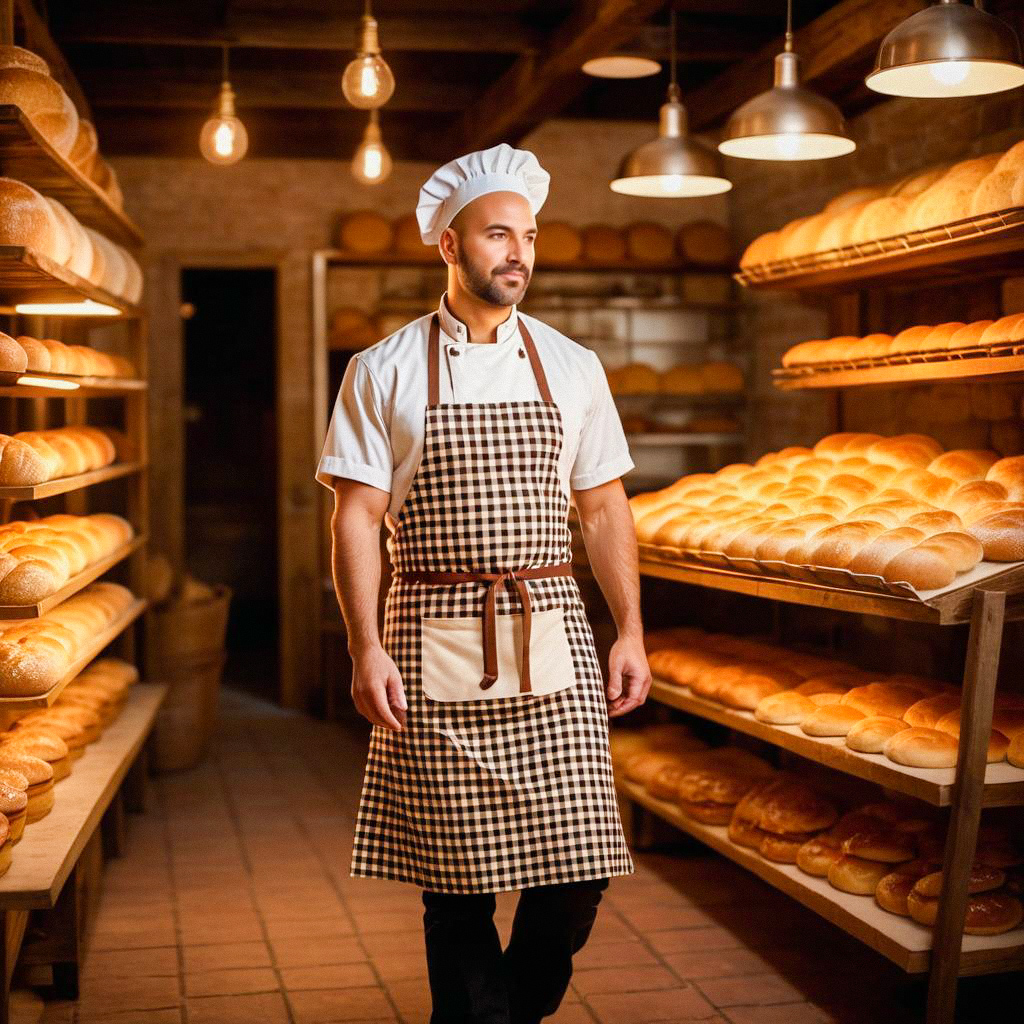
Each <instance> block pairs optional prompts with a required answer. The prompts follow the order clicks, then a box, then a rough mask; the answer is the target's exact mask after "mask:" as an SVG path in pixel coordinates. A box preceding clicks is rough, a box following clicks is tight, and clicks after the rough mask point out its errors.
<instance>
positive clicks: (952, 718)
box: [935, 708, 1010, 764]
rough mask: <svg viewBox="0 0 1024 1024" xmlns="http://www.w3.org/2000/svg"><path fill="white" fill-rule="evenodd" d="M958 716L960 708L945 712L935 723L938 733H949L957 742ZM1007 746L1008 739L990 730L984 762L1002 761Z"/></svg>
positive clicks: (958, 730)
mask: <svg viewBox="0 0 1024 1024" xmlns="http://www.w3.org/2000/svg"><path fill="white" fill-rule="evenodd" d="M960 715H961V709H960V708H956V709H955V710H953V711H949V712H947V713H946V714H944V715H943V716H942V717H941V718H940V719H939V720H938V721H937V722H936V723H935V728H936V729H937V730H938V731H939V732H945V733H949V735H950V736H953V737H955V738H956V739H957V740H959V738H960ZM1009 746H1010V739H1009V737H1008V736H1005V735H1004V734H1003V733H1001V732H999V730H998V729H992V731H991V732H990V733H989V738H988V750H987V753H986V760H987V761H988V762H989V764H991V763H993V762H995V761H1002V759H1003V758H1004V757H1006V751H1007V750H1008V749H1009Z"/></svg>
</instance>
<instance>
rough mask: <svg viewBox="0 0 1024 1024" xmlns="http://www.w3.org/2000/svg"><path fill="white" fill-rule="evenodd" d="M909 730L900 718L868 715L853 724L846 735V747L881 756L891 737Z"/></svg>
mask: <svg viewBox="0 0 1024 1024" xmlns="http://www.w3.org/2000/svg"><path fill="white" fill-rule="evenodd" d="M909 728H910V726H909V725H907V723H906V722H904V721H903V719H902V718H890V717H888V716H886V715H870V716H869V717H867V718H862V719H861V720H860V721H859V722H854V723H853V725H852V726H851V727H850V731H849V732H848V733H847V734H846V745H847V746H848V747H849V748H850V749H851V750H856V751H859V752H860V753H862V754H881V753H882V751H883V750H884V749H885V745H886V743H888V742H889V739H890V738H891V737H893V736H895V735H896V733H898V732H903V730H904V729H909Z"/></svg>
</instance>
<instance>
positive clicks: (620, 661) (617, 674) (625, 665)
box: [605, 635, 651, 718]
mask: <svg viewBox="0 0 1024 1024" xmlns="http://www.w3.org/2000/svg"><path fill="white" fill-rule="evenodd" d="M650 688H651V669H650V666H649V665H648V664H647V652H646V651H645V650H644V642H643V638H642V637H632V636H622V635H620V636H619V638H618V640H616V641H615V643H614V644H612V649H611V652H610V653H609V655H608V686H607V687H606V690H605V692H606V694H607V696H608V717H609V718H615V717H616V716H617V715H624V714H626V713H627V712H629V711H632V710H633V709H634V708H638V707H640V705H641V704H643V702H644V701H645V700H647V692H648V691H649V690H650Z"/></svg>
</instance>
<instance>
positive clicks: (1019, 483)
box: [985, 455, 1024, 501]
mask: <svg viewBox="0 0 1024 1024" xmlns="http://www.w3.org/2000/svg"><path fill="white" fill-rule="evenodd" d="M985 479H986V480H987V481H988V482H989V483H995V484H999V485H1001V486H1002V487H1004V488H1006V497H1007V498H1008V499H1009V500H1010V501H1024V455H1016V456H1013V457H1011V458H1008V459H1000V460H999V461H998V462H996V463H994V464H993V465H992V467H991V468H990V469H989V471H988V473H986V474H985Z"/></svg>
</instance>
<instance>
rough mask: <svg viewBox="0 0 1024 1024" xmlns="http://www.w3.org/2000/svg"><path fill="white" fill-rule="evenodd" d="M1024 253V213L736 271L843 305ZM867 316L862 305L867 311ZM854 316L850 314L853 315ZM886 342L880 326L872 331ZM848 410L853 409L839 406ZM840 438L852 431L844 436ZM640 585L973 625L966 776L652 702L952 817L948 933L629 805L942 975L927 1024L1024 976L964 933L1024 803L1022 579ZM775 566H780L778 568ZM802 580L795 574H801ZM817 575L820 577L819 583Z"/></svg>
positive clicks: (1022, 943) (945, 1023)
mask: <svg viewBox="0 0 1024 1024" xmlns="http://www.w3.org/2000/svg"><path fill="white" fill-rule="evenodd" d="M1022 251H1024V208H1021V209H1014V210H1008V211H1003V212H1001V213H996V214H990V215H986V216H984V217H972V218H966V219H964V220H962V221H958V222H956V223H955V224H951V225H946V226H944V227H941V228H935V229H932V230H929V231H925V232H913V233H911V234H907V235H901V236H897V237H894V238H890V239H882V240H880V241H878V242H871V243H866V244H864V245H860V246H852V247H849V248H847V249H842V250H835V251H833V252H829V253H819V254H816V255H813V256H807V257H799V258H796V259H792V260H781V261H777V262H775V263H770V264H767V265H765V266H763V267H747V268H744V269H743V270H741V271H740V272H739V273H738V274H736V275H735V276H736V279H737V280H738V281H739V282H740V283H741V284H743V285H745V286H747V287H749V288H755V289H765V290H770V289H778V290H789V291H799V292H802V293H821V294H823V295H830V294H835V293H842V292H847V293H849V292H855V291H857V290H858V289H862V288H868V287H870V288H871V289H873V290H875V291H880V290H885V291H890V292H899V291H902V290H910V289H914V288H916V287H919V286H920V285H922V284H929V285H934V284H936V283H940V282H945V281H948V280H951V279H957V278H961V277H963V276H970V277H971V278H974V277H977V278H984V277H998V276H1001V275H1003V276H1005V275H1006V274H1007V273H1008V272H1015V273H1020V265H1021V253H1022ZM852 308H853V306H852V304H850V303H846V304H844V305H843V307H842V310H843V312H845V313H846V317H845V320H844V322H843V323H842V325H841V328H840V329H839V330H837V331H836V332H835V333H837V334H844V335H847V334H848V335H853V336H860V335H863V334H865V333H867V332H869V331H870V330H871V329H873V328H872V326H871V325H869V324H866V323H864V322H862V321H861V322H851V320H850V317H849V311H850V310H852ZM862 309H863V306H861V310H862ZM840 316H842V314H840ZM874 329H877V328H874ZM1022 371H1024V346H1019V345H1016V346H1009V345H1008V346H1003V347H1001V348H995V347H994V348H992V349H987V350H966V351H959V352H951V353H920V354H916V353H915V354H907V355H905V356H894V357H887V358H884V359H874V360H862V361H850V362H849V363H843V364H834V365H830V366H818V367H794V368H786V369H783V370H780V371H777V372H776V375H775V377H776V384H777V386H778V387H780V388H782V389H784V390H799V389H802V388H825V387H829V388H842V387H852V386H856V385H867V384H900V383H914V382H918V381H924V380H945V381H957V380H960V381H965V382H966V381H977V380H984V379H1004V378H1005V377H1007V376H1008V375H1020V374H1021V373H1022ZM837 405H838V407H839V408H841V404H839V403H837ZM839 429H842V427H841V425H840V426H839ZM640 559H641V562H640V572H641V574H643V575H645V576H650V577H656V578H659V579H665V580H671V581H674V582H678V583H681V584H685V585H690V586H698V587H707V588H711V589H716V590H721V591H728V592H731V593H736V594H742V595H746V596H750V597H756V598H765V599H768V600H771V601H774V602H779V603H781V604H794V605H801V606H805V607H813V608H820V609H823V610H828V611H837V612H849V613H852V614H860V615H871V616H880V617H886V618H892V619H899V620H907V621H912V622H919V623H926V624H930V625H934V626H947V625H956V624H963V623H970V631H969V636H968V649H967V657H966V661H965V665H964V674H963V688H962V707H963V716H962V721H961V731H960V747H959V755H958V759H957V765H956V768H955V769H951V770H938V771H918V770H913V769H908V768H904V767H902V766H900V765H896V764H893V763H892V762H889V761H888V760H887V759H886V758H884V757H881V756H880V755H879V756H873V755H864V754H857V753H856V752H854V751H851V750H850V749H849V748H847V747H846V746H845V744H844V743H842V741H830V740H822V739H817V738H811V737H808V736H806V735H804V734H803V733H802V732H801V731H800V730H799V729H797V728H795V727H780V726H769V725H766V724H764V723H761V722H758V721H757V720H756V719H755V718H754V717H753V715H752V714H750V713H749V712H744V711H737V710H733V709H730V708H726V707H724V706H722V705H719V704H716V703H714V702H712V701H708V700H705V699H703V698H700V697H698V696H697V695H695V694H693V693H691V692H690V691H689V690H688V688H684V687H679V686H675V685H673V684H671V683H667V682H665V681H664V680H656V681H655V682H654V684H653V686H652V695H653V698H654V699H655V700H657V701H660V702H662V703H664V704H666V705H668V706H671V707H674V708H678V709H679V710H681V711H684V712H686V713H688V714H693V715H697V716H699V717H701V718H705V719H708V720H710V721H714V722H717V723H718V724H720V725H723V726H726V727H728V728H730V729H733V730H735V731H737V732H740V733H744V734H746V735H749V736H754V737H756V738H758V739H760V740H763V741H765V742H768V743H771V744H773V745H774V746H777V747H779V748H781V749H784V750H787V751H789V752H791V753H793V754H796V755H798V756H800V757H803V758H805V759H807V760H809V761H812V762H815V763H818V764H822V765H825V766H827V767H829V768H832V769H834V770H836V771H839V772H843V773H845V774H848V775H853V776H856V777H858V778H861V779H864V780H867V781H870V782H875V783H878V784H879V785H882V786H884V787H886V788H888V789H890V790H892V791H895V792H898V793H901V794H903V795H905V796H908V797H913V798H916V799H919V800H922V801H924V802H926V803H929V804H931V805H933V806H939V807H948V808H949V825H948V831H947V836H946V844H945V854H944V860H943V868H942V870H943V879H944V881H943V889H942V894H941V898H940V901H939V914H938V919H937V922H936V925H935V927H934V929H932V930H929V929H926V928H921V927H919V926H918V925H916V924H914V923H913V922H908V921H907V920H906V919H904V918H901V917H898V916H896V915H891V914H887V913H886V912H884V911H882V910H881V909H880V908H878V907H877V906H876V905H875V904H874V901H873V900H870V899H867V898H864V897H857V896H848V895H846V894H843V893H839V892H838V891H837V890H835V889H833V888H832V887H831V886H829V885H828V884H827V882H824V881H823V880H820V879H815V878H812V877H811V876H809V875H805V874H804V873H803V872H801V871H799V869H797V868H795V867H791V866H788V865H777V864H773V863H771V862H769V861H765V860H764V859H763V858H761V857H760V855H759V854H757V853H755V852H753V851H750V850H746V849H745V848H742V847H738V846H736V845H735V844H733V843H732V842H730V841H729V839H728V837H727V835H726V834H725V833H726V830H725V829H724V828H715V827H711V826H705V825H701V824H698V823H696V822H693V821H692V820H690V819H689V818H687V817H686V816H685V815H684V814H683V813H682V811H681V809H680V808H678V807H676V806H674V805H673V804H670V803H667V802H666V801H662V800H657V799H656V798H653V797H651V796H650V794H648V793H646V791H644V790H643V789H641V788H640V787H638V786H635V785H632V784H631V783H629V782H628V780H625V779H619V780H618V785H619V787H620V792H621V793H622V795H623V798H624V799H627V800H629V801H631V802H632V803H634V804H636V805H639V806H642V807H644V808H646V809H647V810H648V811H652V812H653V813H655V814H657V815H659V816H660V817H662V818H664V819H666V820H668V821H671V822H672V823H673V824H674V825H676V826H677V827H679V828H681V829H683V830H684V831H686V832H688V833H689V834H691V835H693V836H696V837H697V838H698V839H700V840H701V841H702V842H705V843H707V845H709V846H711V847H712V848H713V849H716V850H718V851H719V852H720V853H722V854H724V855H725V856H727V857H729V858H731V859H732V860H734V861H736V862H737V863H739V864H742V865H743V866H745V867H747V868H748V869H749V870H751V871H753V872H754V873H755V874H757V875H759V876H760V877H761V878H763V879H765V880H766V881H768V882H769V883H771V884H772V885H775V886H777V887H778V888H780V889H781V890H783V891H784V892H787V893H789V895H791V896H793V898H795V899H797V900H799V901H800V902H802V903H804V904H805V905H806V906H808V907H810V908H811V909H813V910H815V911H816V912H818V913H819V914H821V915H822V916H823V917H825V918H827V919H828V920H830V921H832V922H833V923H834V924H836V925H838V926H839V927H841V928H843V929H844V930H845V931H847V932H849V933H850V934H851V935H854V936H856V937H857V938H859V939H861V940H862V941H863V942H865V943H867V944H868V945H870V946H872V948H874V949H876V950H878V951H879V952H881V953H883V954H884V955H885V956H887V957H889V958H890V959H891V960H893V961H894V962H895V963H897V964H899V965H900V966H901V967H903V968H904V969H905V970H907V971H915V972H922V971H929V972H930V977H929V989H928V1007H927V1021H928V1024H952V1021H953V1017H954V1010H955V1004H956V989H957V979H958V978H959V977H960V976H962V975H968V974H980V973H989V972H998V971H1008V970H1015V969H1021V968H1024V931H1022V930H1021V929H1019V928H1018V929H1015V930H1013V931H1010V932H1007V933H1005V934H1004V935H1002V936H992V937H980V936H964V935H963V923H964V915H965V911H966V904H967V884H968V877H969V871H970V866H971V861H972V859H973V856H974V850H975V845H976V842H977V835H978V827H979V823H980V815H981V809H982V807H983V806H989V807H1008V806H1018V805H1024V773H1022V772H1020V771H1019V770H1017V769H1014V768H1013V766H1010V765H1008V764H1007V763H1002V764H995V765H988V764H987V757H986V755H987V748H988V737H989V735H990V733H991V729H992V714H993V706H994V700H995V690H996V678H997V673H998V668H999V660H1000V651H1001V645H1002V637H1003V627H1004V624H1005V623H1006V622H1007V621H1009V620H1011V619H1020V618H1021V617H1022V609H1024V597H1022V594H1024V566H1021V565H1019V564H1017V565H1008V566H1007V567H1006V569H1005V571H1002V572H997V573H993V574H992V575H990V576H988V578H986V579H984V580H982V581H981V582H978V583H976V584H974V585H967V586H963V587H960V588H959V589H955V590H951V591H948V592H946V593H943V594H940V595H938V596H934V597H932V598H931V599H921V598H918V597H915V596H913V595H912V594H895V593H888V592H881V591H875V590H871V589H866V588H865V589H858V588H856V587H849V586H839V585H835V584H830V582H828V581H823V580H822V579H820V578H782V577H779V576H774V575H773V576H766V575H761V574H760V573H758V572H754V571H753V570H754V569H755V568H757V566H756V565H754V566H751V567H749V570H748V568H744V567H743V566H742V565H737V564H736V563H735V562H734V561H732V560H729V559H726V558H725V557H724V556H723V557H722V558H721V559H720V560H719V562H717V563H714V564H712V563H709V561H707V560H703V561H697V560H696V559H695V558H694V557H693V556H692V555H688V554H687V553H686V552H682V551H673V550H669V549H665V548H660V547H657V546H654V545H648V544H641V545H640ZM765 568H766V567H765ZM799 575H800V574H799V573H797V576H799ZM808 575H809V574H808Z"/></svg>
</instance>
